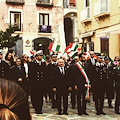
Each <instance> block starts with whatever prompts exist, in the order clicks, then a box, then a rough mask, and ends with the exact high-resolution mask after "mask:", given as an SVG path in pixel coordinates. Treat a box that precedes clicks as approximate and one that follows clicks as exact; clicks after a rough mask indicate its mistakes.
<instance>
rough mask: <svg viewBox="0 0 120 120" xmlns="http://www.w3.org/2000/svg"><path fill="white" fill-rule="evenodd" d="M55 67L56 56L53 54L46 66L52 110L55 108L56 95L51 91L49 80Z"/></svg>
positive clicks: (50, 80) (50, 81)
mask: <svg viewBox="0 0 120 120" xmlns="http://www.w3.org/2000/svg"><path fill="white" fill-rule="evenodd" d="M56 67H57V55H56V54H53V55H52V60H51V63H50V64H49V65H48V66H47V71H48V74H47V76H48V77H49V78H48V80H49V87H50V90H49V94H50V102H52V108H56V107H57V106H56V93H54V92H53V91H52V79H51V74H52V71H53V69H54V68H56Z"/></svg>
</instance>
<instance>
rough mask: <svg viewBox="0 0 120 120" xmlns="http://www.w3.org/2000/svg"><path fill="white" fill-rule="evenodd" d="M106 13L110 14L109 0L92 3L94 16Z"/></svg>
mask: <svg viewBox="0 0 120 120" xmlns="http://www.w3.org/2000/svg"><path fill="white" fill-rule="evenodd" d="M108 15H110V11H109V0H99V1H98V2H97V3H95V4H94V16H95V17H96V18H99V17H101V16H108Z"/></svg>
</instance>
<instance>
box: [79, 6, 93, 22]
mask: <svg viewBox="0 0 120 120" xmlns="http://www.w3.org/2000/svg"><path fill="white" fill-rule="evenodd" d="M80 21H81V22H82V23H86V22H91V19H90V7H89V6H88V7H86V8H85V9H83V10H82V11H81V12H80Z"/></svg>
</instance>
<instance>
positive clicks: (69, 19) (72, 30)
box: [64, 12, 77, 46]
mask: <svg viewBox="0 0 120 120" xmlns="http://www.w3.org/2000/svg"><path fill="white" fill-rule="evenodd" d="M76 19H77V13H75V12H69V13H67V14H65V16H64V31H65V41H66V46H68V45H69V43H73V42H75V38H76V37H77V28H76V26H77V22H76Z"/></svg>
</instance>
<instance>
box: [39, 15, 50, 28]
mask: <svg viewBox="0 0 120 120" xmlns="http://www.w3.org/2000/svg"><path fill="white" fill-rule="evenodd" d="M39 25H48V26H49V14H41V13H40V14H39Z"/></svg>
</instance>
